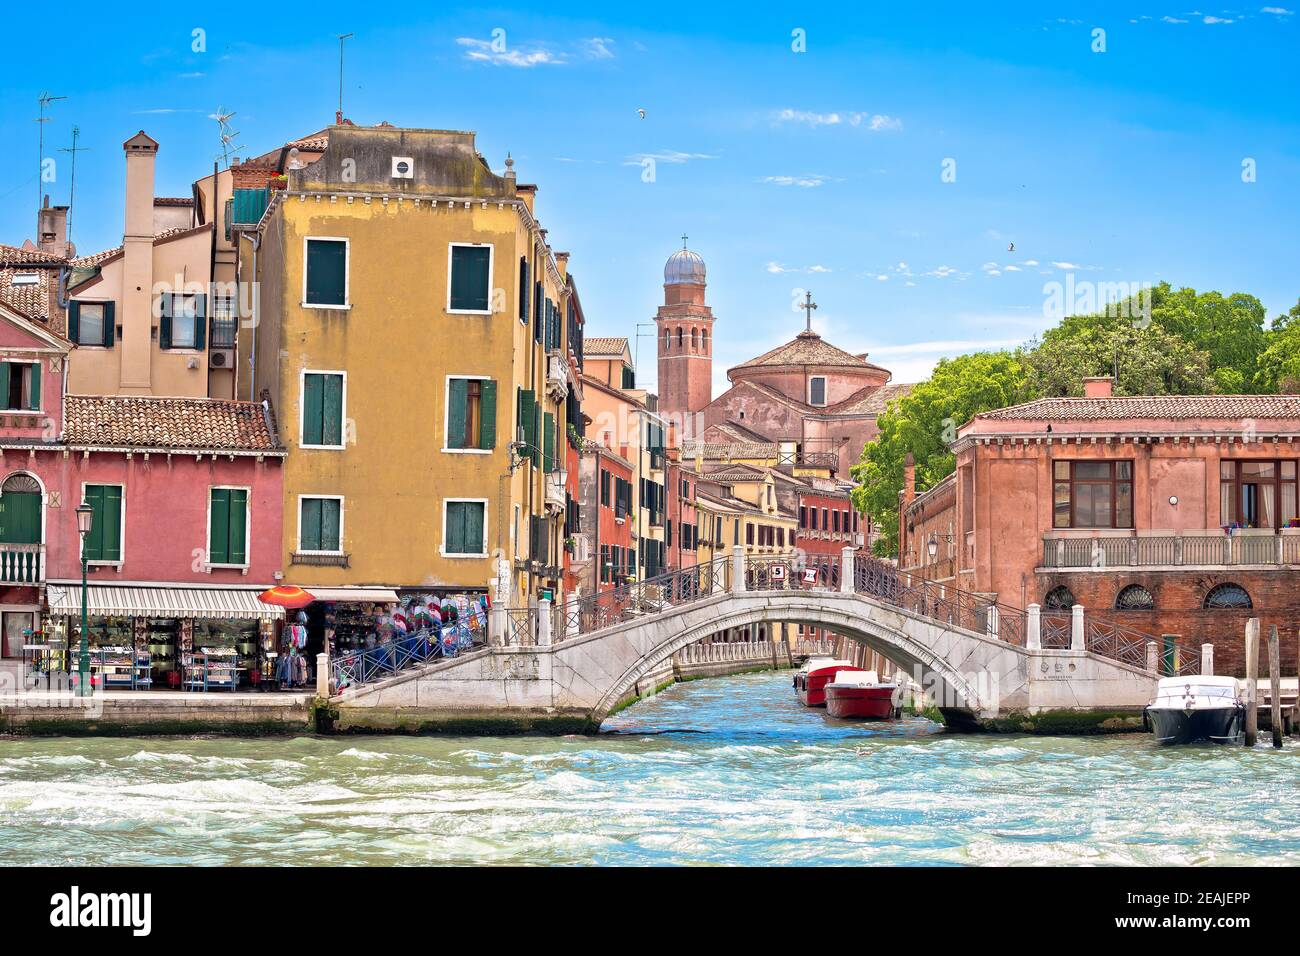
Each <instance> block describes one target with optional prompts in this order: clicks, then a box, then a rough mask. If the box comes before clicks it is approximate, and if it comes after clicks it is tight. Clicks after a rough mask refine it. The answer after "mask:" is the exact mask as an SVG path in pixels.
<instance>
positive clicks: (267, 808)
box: [0, 673, 1300, 866]
mask: <svg viewBox="0 0 1300 956" xmlns="http://www.w3.org/2000/svg"><path fill="white" fill-rule="evenodd" d="M789 683H790V678H789V674H788V673H778V674H753V675H745V676H739V677H731V678H722V679H718V680H709V681H699V682H694V683H690V684H682V685H678V686H675V687H672V688H670V689H668V690H667V691H665V692H663V693H661V694H660V695H658V696H657V697H655V698H653V699H652V700H649V701H645V702H642V703H640V704H637V705H636V706H635V707H633V708H630V709H629V710H626V711H624V712H623V713H622V714H619V715H618V716H617V717H615V718H613V719H612V720H610V721H609V722H608V724H607V727H608V728H609V729H610V730H613V731H617V732H616V733H609V734H605V735H602V736H600V737H594V738H593V737H566V738H544V737H522V738H521V737H515V738H484V737H474V738H469V737H460V738H435V737H424V738H412V737H351V738H311V737H301V738H263V739H257V740H234V739H228V738H198V739H191V738H168V739H149V738H140V739H133V740H120V739H108V738H96V739H71V738H70V739H38V740H27V739H12V740H6V741H4V742H3V743H0V754H2V755H3V756H2V757H0V862H3V863H6V864H42V863H74V864H75V863H92V864H149V863H188V864H213V865H214V864H261V863H279V864H308V863H325V864H390V863H392V864H403V863H410V864H416V863H489V864H494V863H503V864H504V863H516V864H530V863H538V864H544V863H600V864H696V863H699V864H731V863H749V864H807V863H912V864H1030V863H1044V864H1056V863H1071V864H1079V863H1116V864H1137V865H1144V864H1156V863H1160V864H1194V863H1218V864H1259V863H1264V864H1289V865H1293V866H1294V865H1297V864H1300V820H1298V819H1297V815H1296V813H1295V810H1294V808H1295V803H1296V799H1297V795H1298V794H1297V790H1298V788H1300V747H1298V746H1297V745H1296V742H1295V741H1288V746H1287V749H1286V750H1284V751H1282V752H1281V753H1279V752H1276V751H1273V750H1272V749H1270V748H1268V747H1264V746H1260V747H1257V748H1255V749H1254V750H1253V751H1250V752H1247V751H1246V750H1245V749H1244V748H1240V747H1238V748H1216V747H1193V748H1163V749H1157V748H1156V747H1155V746H1154V745H1153V744H1152V743H1151V742H1150V740H1149V739H1148V738H1146V737H1142V736H1124V737H1112V738H1035V737H969V736H956V735H949V734H945V733H943V732H942V731H941V729H940V728H939V727H937V726H936V725H934V724H932V723H930V722H928V721H926V720H924V719H920V718H913V719H909V720H905V721H902V722H901V723H899V724H895V725H881V724H854V723H846V722H840V721H835V720H832V719H830V718H828V717H827V716H826V715H825V713H824V712H822V711H809V710H805V709H803V708H801V707H799V706H798V704H797V703H796V702H795V701H794V698H793V695H792V694H791V692H790V687H789Z"/></svg>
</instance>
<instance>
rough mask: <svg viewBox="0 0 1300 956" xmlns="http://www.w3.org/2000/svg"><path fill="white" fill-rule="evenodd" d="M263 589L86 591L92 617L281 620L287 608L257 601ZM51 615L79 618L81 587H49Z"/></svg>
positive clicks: (105, 588) (103, 587)
mask: <svg viewBox="0 0 1300 956" xmlns="http://www.w3.org/2000/svg"><path fill="white" fill-rule="evenodd" d="M261 590H262V589H261V588H256V589H249V590H247V591H245V590H240V589H234V588H151V587H128V586H120V587H119V586H114V585H105V584H92V585H90V586H89V587H88V588H87V589H86V606H87V609H88V611H89V613H90V614H92V615H96V616H102V617H189V618H203V619H212V618H216V619H231V618H238V619H243V620H260V619H263V618H271V619H279V618H281V617H283V616H284V608H281V607H274V606H272V605H269V604H263V603H262V602H261V601H259V600H258V599H257V595H258V593H259V592H260V591H261ZM45 593H46V598H47V600H48V602H49V606H50V613H51V614H74V615H76V614H80V613H81V585H80V584H49V585H47V586H46V589H45Z"/></svg>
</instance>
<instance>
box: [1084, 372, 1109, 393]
mask: <svg viewBox="0 0 1300 956" xmlns="http://www.w3.org/2000/svg"><path fill="white" fill-rule="evenodd" d="M1114 384H1115V380H1114V379H1113V378H1111V377H1110V376H1109V375H1094V376H1092V377H1091V378H1085V379H1084V380H1083V397H1084V398H1110V396H1111V392H1112V386H1114Z"/></svg>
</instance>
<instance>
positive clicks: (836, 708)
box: [822, 669, 902, 720]
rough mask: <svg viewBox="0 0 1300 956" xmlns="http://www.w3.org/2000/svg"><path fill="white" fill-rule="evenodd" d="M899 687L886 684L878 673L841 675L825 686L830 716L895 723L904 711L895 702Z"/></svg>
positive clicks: (847, 672) (862, 671)
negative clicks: (894, 720) (881, 680)
mask: <svg viewBox="0 0 1300 956" xmlns="http://www.w3.org/2000/svg"><path fill="white" fill-rule="evenodd" d="M897 690H898V687H897V685H895V684H882V683H881V682H880V677H879V676H878V675H877V674H876V672H875V671H864V670H859V669H854V670H850V671H841V672H840V673H838V674H836V675H835V678H834V680H832V681H830V682H829V683H827V684H826V685H825V687H824V688H823V690H822V693H823V694H824V695H825V698H826V712H827V713H828V714H830V715H831V716H832V717H856V718H859V719H862V720H892V719H893V718H896V717H898V716H899V714H900V712H901V709H902V708H901V707H899V705H898V704H897V703H895V701H894V692H895V691H897Z"/></svg>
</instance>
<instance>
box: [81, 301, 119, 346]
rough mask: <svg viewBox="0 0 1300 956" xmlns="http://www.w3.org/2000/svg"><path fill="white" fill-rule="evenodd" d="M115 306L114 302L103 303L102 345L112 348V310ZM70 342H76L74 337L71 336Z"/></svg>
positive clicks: (114, 325)
mask: <svg viewBox="0 0 1300 956" xmlns="http://www.w3.org/2000/svg"><path fill="white" fill-rule="evenodd" d="M116 305H117V303H115V302H105V303H104V345H106V346H108V347H109V348H112V346H113V333H114V332H115V331H116V324H115V323H116V319H115V318H114V316H113V309H114V307H115V306H116ZM71 338H72V341H74V342H75V341H77V337H76V336H75V335H73V336H71Z"/></svg>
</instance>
